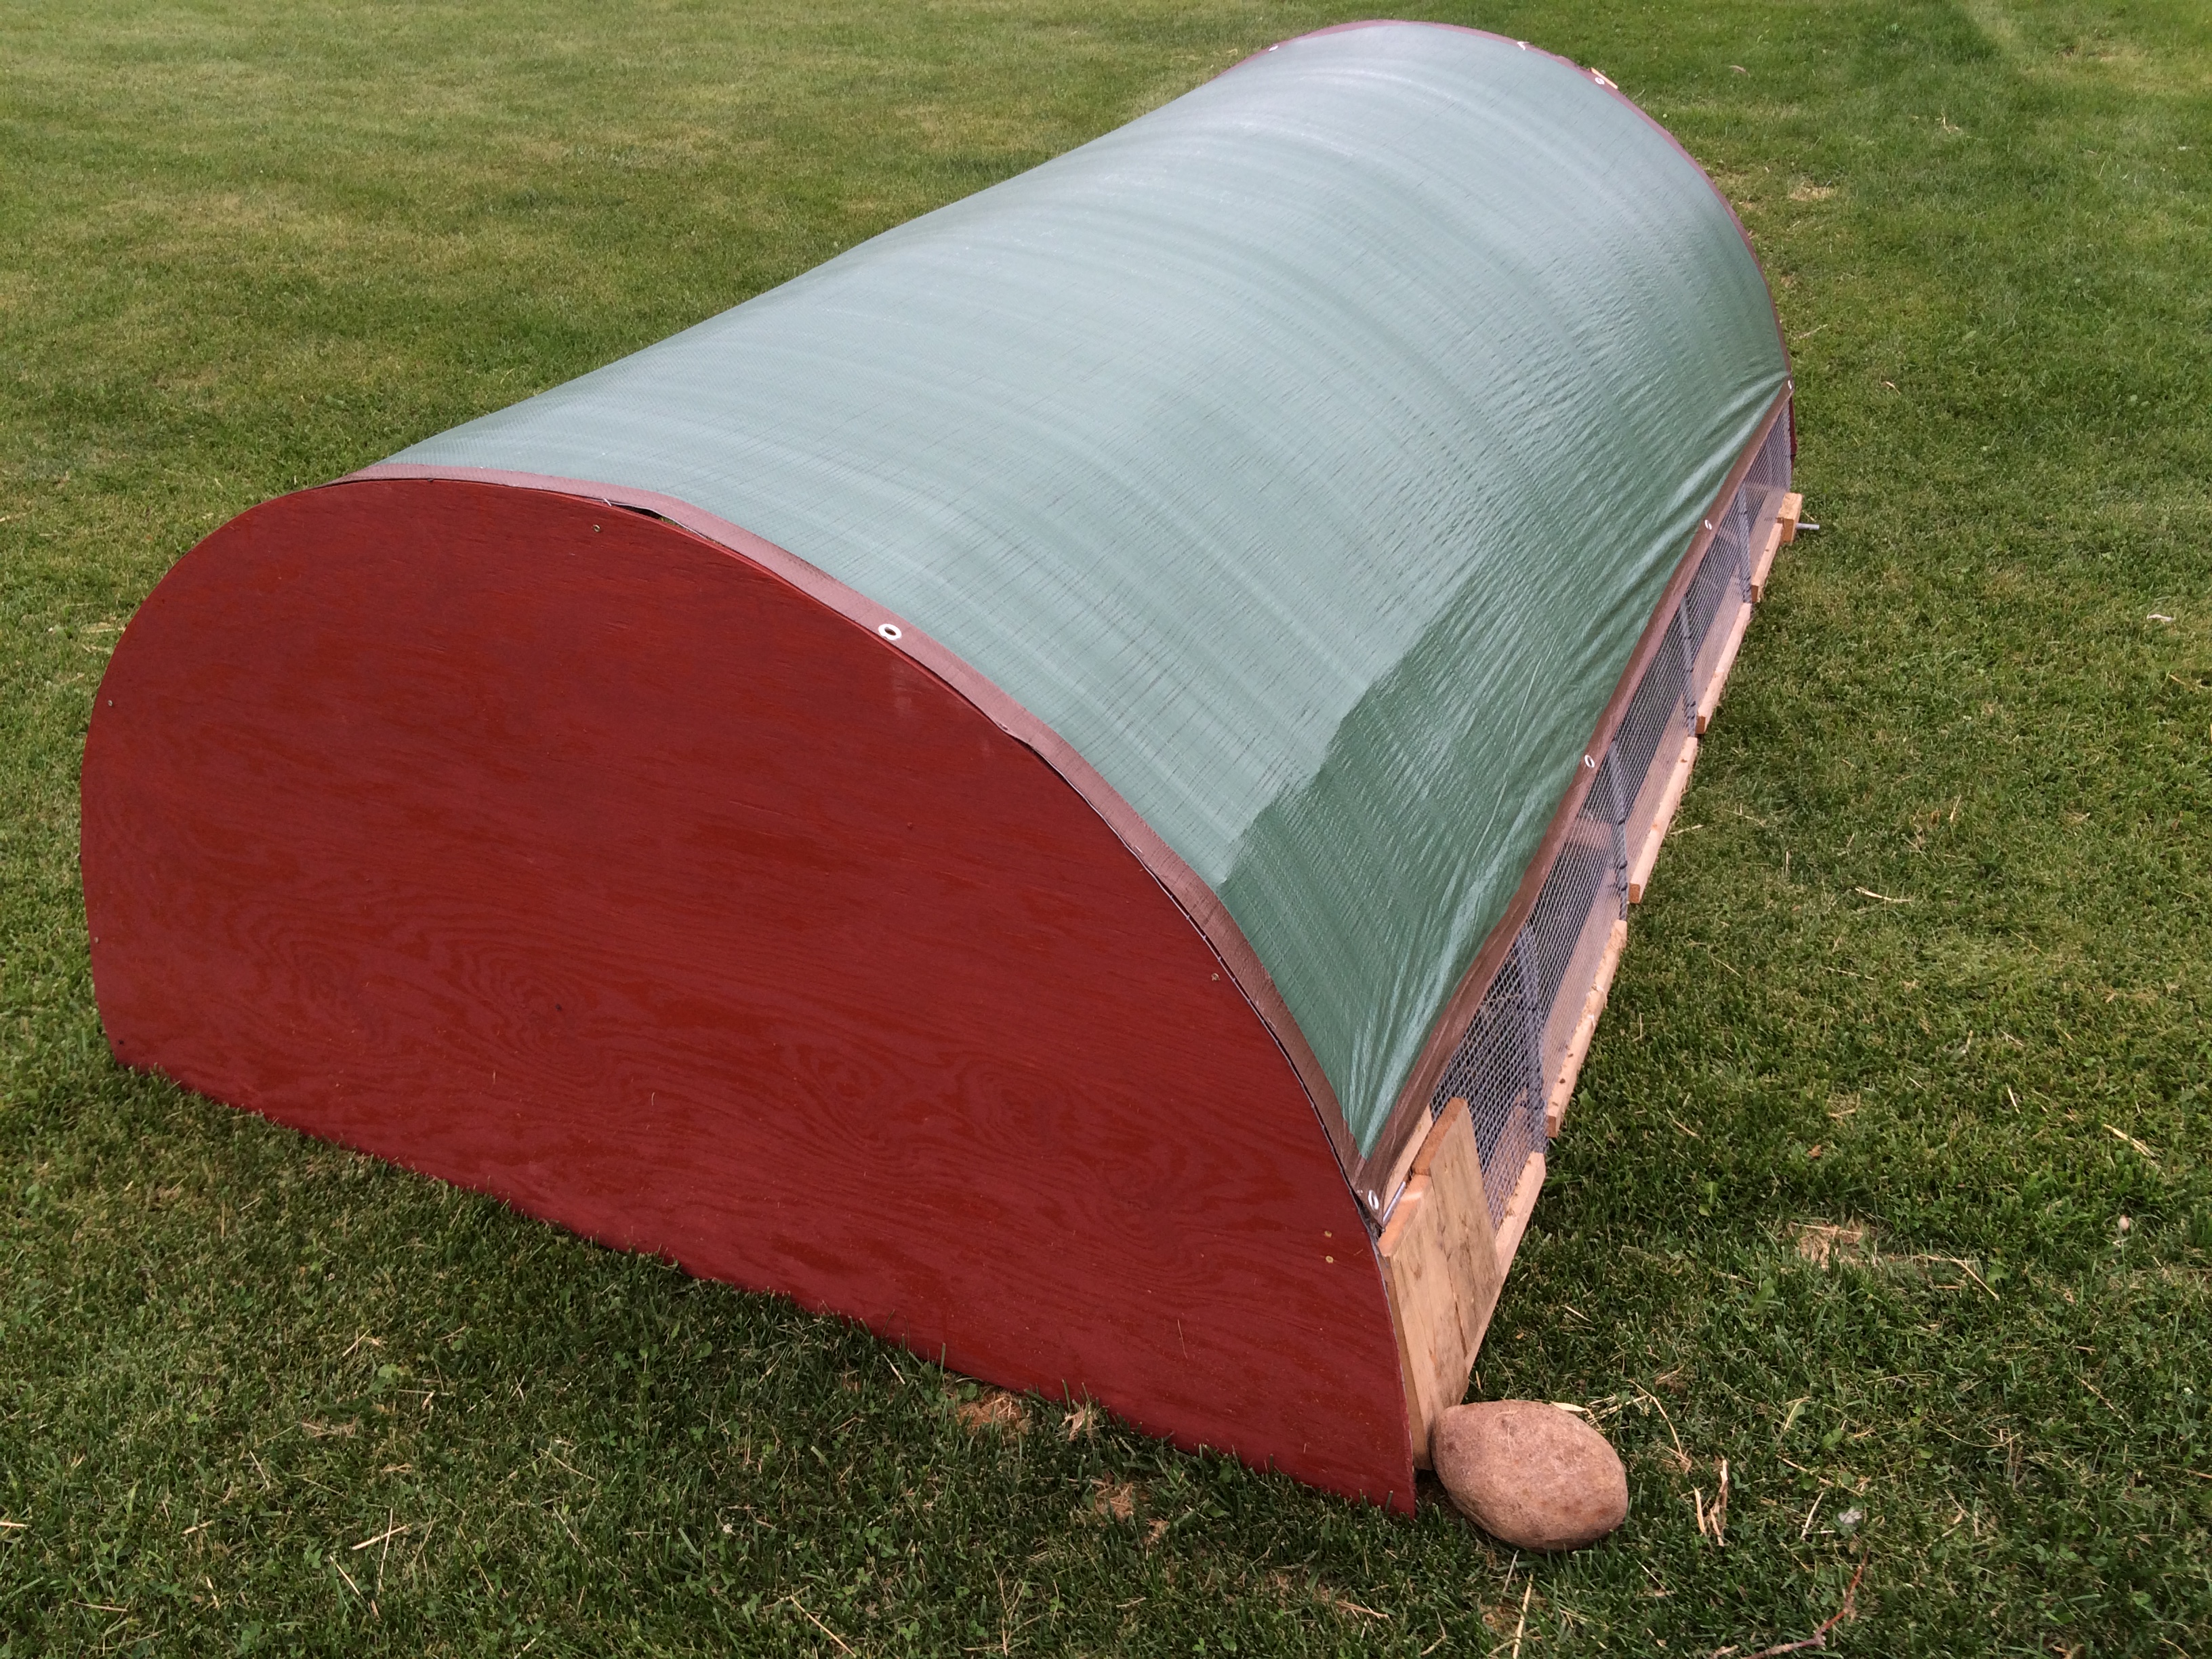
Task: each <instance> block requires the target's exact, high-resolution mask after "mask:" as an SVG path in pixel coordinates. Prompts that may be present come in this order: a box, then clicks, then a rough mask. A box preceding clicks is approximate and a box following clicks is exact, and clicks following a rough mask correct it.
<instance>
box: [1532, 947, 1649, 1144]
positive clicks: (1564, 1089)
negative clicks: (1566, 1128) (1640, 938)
mask: <svg viewBox="0 0 2212 1659" xmlns="http://www.w3.org/2000/svg"><path fill="white" fill-rule="evenodd" d="M1627 943H1628V922H1627V920H1626V918H1625V917H1624V918H1623V919H1621V920H1620V921H1616V922H1614V923H1613V931H1612V933H1609V934H1607V937H1606V941H1605V954H1604V955H1603V956H1601V957H1599V958H1598V963H1597V973H1596V975H1595V977H1593V978H1592V979H1591V981H1590V987H1589V995H1587V996H1585V997H1584V998H1583V1016H1582V1018H1580V1019H1578V1020H1577V1021H1576V1022H1575V1030H1574V1035H1573V1036H1571V1037H1569V1038H1568V1039H1567V1052H1566V1055H1565V1058H1564V1059H1563V1060H1561V1061H1560V1062H1559V1072H1558V1073H1557V1074H1556V1075H1555V1076H1554V1077H1553V1079H1552V1087H1551V1091H1550V1092H1549V1093H1548V1094H1547V1096H1546V1097H1545V1098H1544V1138H1545V1139H1547V1140H1549V1139H1555V1138H1556V1137H1557V1136H1558V1134H1559V1126H1560V1125H1561V1124H1563V1123H1565V1121H1566V1118H1567V1103H1568V1102H1569V1101H1570V1100H1571V1099H1573V1098H1574V1093H1575V1079H1577V1078H1578V1077H1580V1076H1581V1075H1582V1072H1583V1060H1584V1059H1585V1058H1587V1057H1588V1055H1589V1046H1590V1039H1591V1038H1592V1037H1594V1036H1596V1035H1597V1017H1598V1016H1599V1015H1600V1014H1601V1013H1603V1012H1605V1000H1606V997H1607V994H1609V993H1610V992H1611V991H1612V989H1613V969H1616V968H1618V967H1620V952H1621V950H1622V948H1623V947H1624V946H1625V945H1627Z"/></svg>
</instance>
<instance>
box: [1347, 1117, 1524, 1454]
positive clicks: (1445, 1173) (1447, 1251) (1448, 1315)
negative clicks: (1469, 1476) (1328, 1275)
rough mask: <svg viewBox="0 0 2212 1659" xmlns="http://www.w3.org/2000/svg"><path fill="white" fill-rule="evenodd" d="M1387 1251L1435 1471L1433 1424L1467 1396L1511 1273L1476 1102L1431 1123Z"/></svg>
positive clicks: (1402, 1352)
mask: <svg viewBox="0 0 2212 1659" xmlns="http://www.w3.org/2000/svg"><path fill="white" fill-rule="evenodd" d="M1531 1161H1532V1162H1533V1163H1535V1164H1539V1165H1541V1163H1542V1161H1543V1160H1542V1159H1541V1157H1540V1158H1535V1159H1533V1160H1531ZM1539 1178H1540V1179H1541V1176H1540V1177H1539ZM1531 1201H1532V1202H1533V1201H1534V1200H1533V1199H1532V1200H1531ZM1522 1225H1524V1226H1525V1225H1527V1224H1526V1221H1525V1220H1524V1221H1523V1223H1522ZM1517 1237H1518V1235H1517V1234H1516V1238H1517ZM1377 1249H1378V1252H1379V1254H1380V1255H1381V1256H1382V1258H1383V1283H1384V1285H1385V1287H1386V1288H1387V1290H1388V1291H1389V1298H1390V1315H1391V1318H1392V1320H1393V1322H1395V1324H1396V1326H1397V1328H1398V1362H1399V1368H1400V1374H1401V1376H1402V1378H1403V1379H1404V1383H1405V1389H1406V1422H1407V1426H1408V1428H1409V1429H1410V1431H1411V1432H1412V1435H1413V1462H1415V1463H1416V1464H1417V1465H1419V1467H1421V1468H1427V1467H1429V1434H1430V1431H1431V1428H1432V1427H1433V1426H1434V1425H1435V1423H1436V1420H1437V1418H1438V1416H1440V1415H1441V1414H1442V1413H1444V1412H1445V1411H1447V1410H1449V1408H1450V1407H1454V1406H1456V1405H1457V1404H1459V1402H1460V1401H1461V1400H1462V1398H1464V1397H1465V1395H1466V1394H1467V1382H1468V1376H1471V1375H1472V1374H1473V1372H1474V1356H1475V1352H1476V1351H1477V1350H1478V1349H1480V1347H1481V1346H1482V1337H1483V1333H1484V1332H1485V1331H1486V1329H1487V1328H1489V1325H1490V1314H1491V1310H1492V1308H1494V1307H1495V1306H1497V1304H1498V1288H1499V1286H1500V1285H1503V1284H1504V1280H1505V1267H1504V1260H1503V1259H1502V1258H1501V1256H1500V1255H1499V1254H1498V1240H1497V1237H1496V1236H1495V1235H1494V1234H1493V1233H1492V1230H1491V1225H1490V1203H1489V1200H1488V1199H1487V1198H1486V1196H1485V1194H1484V1191H1483V1185H1482V1162H1481V1158H1480V1153H1479V1152H1478V1151H1477V1150H1476V1147H1475V1143H1474V1117H1473V1116H1472V1115H1471V1114H1470V1113H1469V1112H1468V1104H1467V1102H1466V1101H1464V1100H1459V1099H1455V1100H1454V1101H1452V1102H1451V1103H1450V1104H1449V1105H1448V1106H1446V1107H1445V1108H1444V1111H1443V1116H1441V1117H1439V1118H1438V1119H1437V1121H1436V1122H1435V1123H1434V1124H1432V1125H1431V1127H1430V1129H1429V1133H1428V1134H1427V1136H1426V1137H1425V1139H1423V1140H1422V1142H1421V1146H1420V1150H1419V1152H1417V1153H1416V1154H1415V1155H1414V1158H1413V1175H1412V1176H1411V1178H1410V1179H1409V1180H1408V1182H1407V1186H1406V1190H1405V1192H1404V1193H1403V1194H1401V1195H1400V1197H1399V1200H1398V1202H1397V1204H1396V1205H1395V1206H1394V1207H1393V1208H1392V1210H1391V1212H1390V1223H1389V1225H1388V1226H1387V1227H1385V1228H1384V1229H1383V1237H1382V1238H1381V1240H1380V1241H1379V1243H1378V1246H1377Z"/></svg>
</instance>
